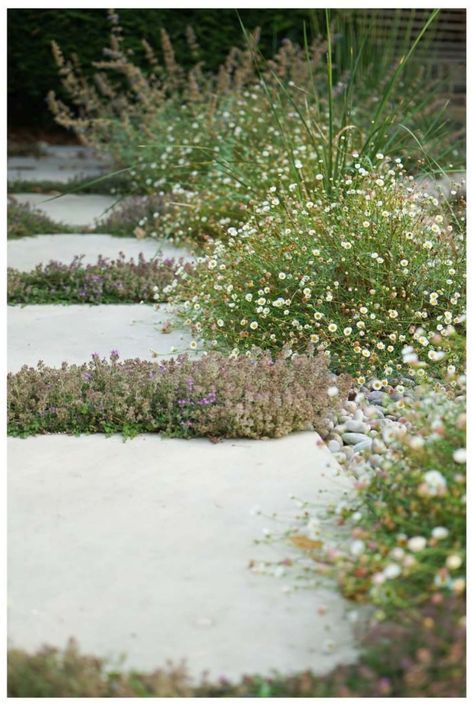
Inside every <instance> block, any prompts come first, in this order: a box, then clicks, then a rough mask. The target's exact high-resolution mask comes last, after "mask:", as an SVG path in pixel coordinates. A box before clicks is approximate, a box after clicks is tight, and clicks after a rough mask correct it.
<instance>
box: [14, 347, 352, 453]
mask: <svg viewBox="0 0 473 706" xmlns="http://www.w3.org/2000/svg"><path fill="white" fill-rule="evenodd" d="M118 359H119V356H118V353H117V352H116V351H114V352H112V354H111V356H110V362H107V361H106V360H105V359H102V360H101V359H100V357H99V356H98V355H97V354H94V355H93V356H92V361H91V362H89V363H87V364H84V365H68V364H67V363H63V365H62V367H61V368H60V369H54V368H48V367H46V366H45V365H44V364H43V363H42V362H39V363H38V367H37V368H28V367H27V366H24V367H23V368H22V369H21V370H20V371H19V372H18V373H15V374H9V375H8V431H9V434H11V435H13V436H28V435H31V434H47V433H69V434H81V433H89V434H90V433H99V432H100V433H106V434H111V433H114V432H121V433H123V434H124V435H125V436H134V435H136V434H138V433H140V432H162V433H164V434H167V435H169V436H177V437H194V436H204V437H205V436H208V437H217V438H218V437H223V438H238V437H245V438H250V439H259V438H263V437H281V436H284V435H285V434H289V433H290V432H292V431H298V430H302V429H306V428H307V427H308V425H313V427H314V428H315V430H316V431H318V432H320V433H322V434H323V433H326V431H327V419H326V418H327V415H328V412H329V410H330V409H331V408H333V407H335V406H338V405H339V404H340V402H341V401H342V400H343V399H344V398H345V397H346V395H347V394H348V389H349V386H350V378H349V377H348V376H347V375H341V376H340V377H339V378H338V379H336V381H335V382H334V376H333V375H332V374H331V373H330V372H329V371H328V368H327V362H326V357H325V356H324V355H318V356H315V357H314V356H311V355H304V356H299V357H298V358H296V359H294V360H287V359H286V358H284V356H279V357H278V358H274V359H273V358H271V357H270V356H268V355H260V356H258V357H253V358H249V357H247V356H242V357H239V358H233V359H228V358H225V357H224V356H221V355H219V354H210V355H207V356H204V357H203V358H202V359H200V360H190V359H189V358H188V357H187V356H186V355H182V356H179V357H178V358H176V359H171V360H167V361H164V362H161V363H159V364H158V363H152V362H146V361H141V360H138V359H135V360H125V361H124V362H122V363H119V362H118Z"/></svg>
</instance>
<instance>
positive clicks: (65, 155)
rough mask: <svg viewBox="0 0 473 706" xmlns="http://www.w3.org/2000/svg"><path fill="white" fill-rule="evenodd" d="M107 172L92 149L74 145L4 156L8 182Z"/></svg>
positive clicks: (75, 177)
mask: <svg viewBox="0 0 473 706" xmlns="http://www.w3.org/2000/svg"><path fill="white" fill-rule="evenodd" d="M106 172H107V167H106V165H105V164H104V163H103V162H102V161H100V160H99V159H98V158H97V157H96V156H94V155H93V152H91V151H90V150H89V151H84V150H83V149H82V150H81V149H80V148H78V147H62V149H61V148H58V147H56V148H54V149H52V148H49V149H48V150H47V151H46V155H44V156H25V157H9V158H8V171H7V176H8V181H14V180H15V179H27V180H28V181H50V180H51V181H60V182H64V183H65V182H68V181H70V180H72V179H82V178H91V179H93V178H94V177H98V176H100V175H101V174H105V173H106Z"/></svg>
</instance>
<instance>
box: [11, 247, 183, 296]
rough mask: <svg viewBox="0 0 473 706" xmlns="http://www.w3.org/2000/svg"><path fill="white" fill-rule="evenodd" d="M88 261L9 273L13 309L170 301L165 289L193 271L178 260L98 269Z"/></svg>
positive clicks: (112, 263) (102, 261)
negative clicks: (17, 306) (18, 306)
mask: <svg viewBox="0 0 473 706" xmlns="http://www.w3.org/2000/svg"><path fill="white" fill-rule="evenodd" d="M82 259H83V256H80V257H79V256H77V257H75V258H74V259H73V261H72V262H71V263H70V264H69V265H66V264H63V263H60V262H56V261H54V260H51V261H50V262H49V263H48V264H47V265H42V264H40V265H37V266H36V267H35V269H34V270H32V271H31V272H20V271H19V270H16V269H14V268H13V267H9V268H8V270H7V282H8V285H7V287H8V288H7V294H8V303H9V304H66V303H67V304H113V303H134V302H143V301H144V302H153V301H165V300H166V295H165V294H164V293H163V289H164V287H166V286H168V285H169V283H170V282H172V281H173V279H174V277H175V274H176V270H182V271H183V272H186V273H187V274H190V273H191V272H192V265H190V264H189V263H184V261H183V260H182V258H181V259H180V260H178V261H176V260H174V259H173V258H165V259H162V258H155V259H153V260H146V259H145V257H144V255H143V254H142V253H140V254H139V256H138V261H137V262H135V261H134V259H133V258H131V259H129V260H127V259H126V257H125V254H124V253H120V254H119V257H118V259H117V260H110V259H109V258H105V257H102V256H100V257H99V258H98V260H97V262H96V263H95V264H87V265H84V264H83V263H82Z"/></svg>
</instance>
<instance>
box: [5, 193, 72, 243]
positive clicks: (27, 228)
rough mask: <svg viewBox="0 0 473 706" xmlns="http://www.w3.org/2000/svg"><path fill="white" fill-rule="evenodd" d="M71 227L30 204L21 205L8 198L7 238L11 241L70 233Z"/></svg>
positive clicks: (10, 197)
mask: <svg viewBox="0 0 473 706" xmlns="http://www.w3.org/2000/svg"><path fill="white" fill-rule="evenodd" d="M70 232H71V227H70V226H67V225H65V224H64V223H57V222H56V221H52V220H51V219H50V218H49V216H47V215H46V214H44V213H41V211H37V210H36V209H34V208H33V207H32V206H31V205H30V204H27V203H19V202H18V201H17V200H16V199H15V198H14V197H12V196H9V197H8V208H7V236H8V239H9V240H13V239H15V238H24V237H26V236H28V235H40V234H43V233H48V234H53V233H70Z"/></svg>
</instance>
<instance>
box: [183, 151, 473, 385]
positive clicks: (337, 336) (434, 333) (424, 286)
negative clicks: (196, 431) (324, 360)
mask: <svg viewBox="0 0 473 706" xmlns="http://www.w3.org/2000/svg"><path fill="white" fill-rule="evenodd" d="M380 157H382V155H380ZM227 236H228V239H227V241H226V242H220V243H218V244H216V245H215V246H214V247H213V248H212V249H211V250H210V251H209V252H208V254H207V255H206V256H205V257H203V258H201V259H200V261H199V264H198V267H197V270H196V273H195V275H194V276H193V277H192V278H191V277H188V276H185V275H184V276H183V277H177V278H176V279H175V280H174V282H173V283H172V284H171V285H170V286H169V292H170V293H171V294H173V296H174V300H175V301H176V302H178V303H179V306H180V311H181V313H182V315H183V317H184V319H185V320H186V321H187V323H188V324H192V325H193V327H194V329H195V331H196V333H197V334H198V335H200V336H201V337H202V338H204V339H206V340H207V341H210V342H211V344H212V345H214V346H215V347H217V348H219V349H222V350H227V351H230V350H233V351H234V354H235V355H237V354H240V353H245V352H248V351H251V350H252V349H253V348H254V347H255V346H256V347H259V348H262V349H265V350H271V351H277V350H280V349H282V348H283V347H288V348H289V349H291V350H292V351H294V352H303V351H305V350H306V348H307V345H308V344H313V345H315V347H316V348H317V349H318V350H320V351H325V352H326V353H328V354H329V355H330V358H331V361H332V367H333V369H334V370H337V371H343V372H348V373H350V374H353V375H356V376H364V375H370V376H373V375H374V376H376V375H381V376H389V375H391V374H393V372H395V371H396V370H397V369H399V368H400V366H401V364H400V363H399V361H400V358H401V351H402V350H403V349H405V348H406V346H409V345H415V347H416V349H417V348H420V349H421V350H420V353H419V356H420V360H421V361H422V360H425V361H430V360H433V358H435V356H436V355H438V354H439V352H440V351H441V345H439V344H437V343H436V342H435V341H437V340H438V338H439V337H440V340H441V337H442V336H444V335H447V334H448V332H449V330H450V329H451V328H452V327H454V328H456V329H457V330H460V331H461V329H462V327H463V320H464V319H463V316H464V307H465V281H464V280H465V272H464V227H463V221H462V219H461V218H457V217H454V216H453V214H450V216H449V214H448V211H447V209H446V207H445V204H442V203H440V202H439V200H438V199H437V198H435V197H433V196H431V195H429V194H427V193H424V192H422V191H420V190H419V189H418V188H416V186H415V184H414V180H413V178H412V177H409V176H407V175H406V173H405V170H404V167H403V165H402V163H401V161H400V160H399V159H396V160H393V161H392V160H390V159H387V158H382V159H380V160H379V164H378V166H377V167H368V166H367V165H365V166H363V165H362V164H361V163H360V162H356V163H355V165H354V168H353V170H352V173H351V174H350V175H349V176H346V177H344V178H343V180H342V181H341V182H339V183H337V185H334V187H333V188H331V189H328V188H327V187H326V185H325V184H324V182H323V180H322V179H319V175H318V174H314V175H313V177H312V178H309V177H304V178H303V179H302V180H301V181H300V182H298V183H294V184H289V185H288V187H287V188H283V187H279V188H278V189H272V190H271V189H270V190H269V191H268V194H267V198H266V200H264V201H262V202H261V203H259V204H258V205H257V206H255V207H254V208H253V209H252V211H251V215H250V216H249V217H248V219H247V221H246V222H245V223H244V224H243V225H240V226H239V227H237V228H233V227H231V228H230V229H229V230H228V232H227Z"/></svg>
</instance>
